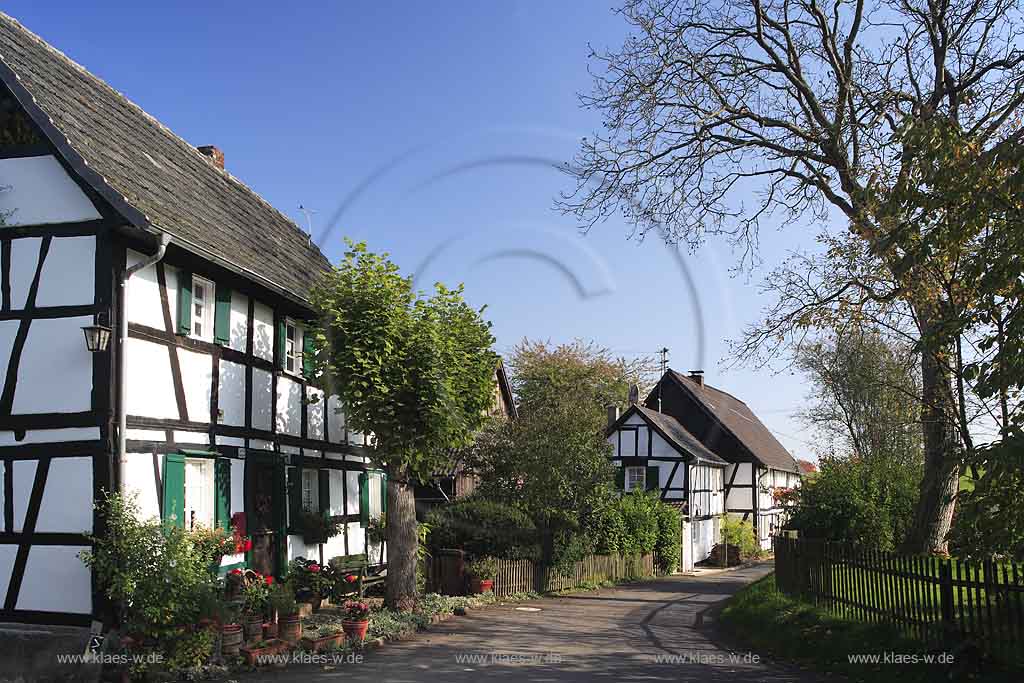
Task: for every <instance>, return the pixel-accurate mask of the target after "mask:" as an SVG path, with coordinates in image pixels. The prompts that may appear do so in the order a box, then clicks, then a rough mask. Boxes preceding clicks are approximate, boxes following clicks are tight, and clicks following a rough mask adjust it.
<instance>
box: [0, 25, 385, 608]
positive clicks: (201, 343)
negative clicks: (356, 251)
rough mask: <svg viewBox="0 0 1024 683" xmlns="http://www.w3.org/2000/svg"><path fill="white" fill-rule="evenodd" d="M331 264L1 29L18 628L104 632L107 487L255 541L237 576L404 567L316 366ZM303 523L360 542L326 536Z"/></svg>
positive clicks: (13, 598)
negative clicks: (338, 561)
mask: <svg viewBox="0 0 1024 683" xmlns="http://www.w3.org/2000/svg"><path fill="white" fill-rule="evenodd" d="M327 267H328V262H327V260H326V259H325V258H324V256H323V255H322V254H321V253H320V251H319V250H318V249H317V248H316V246H315V245H313V244H312V243H311V242H310V239H309V236H308V235H307V234H305V233H304V232H303V231H302V230H300V229H299V228H298V227H296V226H295V225H294V224H293V223H292V222H291V221H290V220H289V219H288V218H286V217H285V216H283V215H282V214H280V213H279V212H278V211H277V210H275V209H274V208H273V207H272V206H270V205H269V204H268V203H267V202H265V201H264V200H263V199H261V198H260V197H259V196H258V195H257V194H256V193H255V192H253V191H252V190H251V189H249V188H248V187H247V186H245V185H244V184H243V183H241V182H240V181H239V180H238V179H236V178H235V177H233V176H232V175H231V174H230V173H228V172H227V171H226V170H225V169H224V156H223V154H222V153H221V152H220V151H219V150H217V149H216V148H213V147H203V148H198V149H197V148H196V147H193V146H192V145H190V144H188V143H187V142H185V141H184V140H182V139H181V138H179V137H178V136H176V135H174V134H173V133H172V132H171V131H170V130H168V129H167V128H166V127H164V126H163V125H161V124H160V123H159V122H158V121H157V120H156V119H154V118H153V117H151V116H149V115H148V114H146V113H145V112H144V111H143V110H142V109H140V108H139V107H138V106H136V105H135V104H133V103H132V102H130V101H129V100H128V99H127V98H125V97H124V96H122V95H121V94H120V93H118V92H117V91H115V90H114V89H113V88H111V87H110V86H109V85H107V84H106V83H104V82H103V81H101V80H100V79H99V78H97V77H95V76H94V75H92V74H90V73H89V72H88V71H86V70H85V69H84V68H83V67H81V66H79V65H78V64H76V63H74V62H73V61H71V60H70V59H69V58H68V57H66V56H65V55H63V54H62V53H60V52H58V51H57V50H55V49H54V48H53V47H51V46H49V45H48V44H46V43H45V42H44V41H43V40H42V39H40V38H39V37H37V36H36V35H34V34H32V33H30V32H29V31H28V30H27V29H25V28H24V27H23V26H21V25H20V24H19V23H18V22H16V21H15V20H13V19H12V18H10V17H8V16H6V15H3V14H0V372H3V373H4V375H3V387H2V391H0V463H2V472H3V487H2V495H0V498H2V508H0V510H2V524H3V528H2V529H0V601H2V604H0V621H21V622H37V623H54V624H56V623H65V624H88V623H89V621H90V618H91V616H92V615H93V614H94V610H95V609H96V608H97V605H98V602H99V601H98V599H97V597H96V596H95V595H94V586H93V585H92V580H91V576H90V574H89V572H88V571H87V569H86V568H85V566H84V565H83V564H82V562H81V561H79V559H78V558H77V555H78V553H79V552H80V551H82V550H84V549H86V548H88V546H89V541H88V535H89V534H98V533H102V531H103V529H102V525H101V523H102V522H101V518H100V517H99V516H98V515H97V512H96V510H95V508H94V503H95V502H96V501H97V500H99V499H100V497H101V491H103V490H108V491H114V490H123V491H125V492H128V493H131V494H134V495H135V496H136V497H137V500H138V502H139V504H140V506H141V508H142V511H143V514H145V515H147V516H153V517H161V518H163V519H164V520H166V521H168V522H171V523H176V524H181V525H186V526H195V525H206V526H222V527H227V526H228V525H232V524H234V525H237V526H240V527H242V528H243V529H244V530H245V532H246V533H248V534H249V535H250V536H252V538H253V540H254V547H253V549H252V551H250V552H247V553H244V554H238V555H235V556H232V557H229V558H225V561H224V566H223V569H227V568H229V567H231V566H238V565H242V564H245V565H248V566H253V567H255V568H257V569H260V570H262V571H265V572H270V573H280V572H281V571H282V569H283V568H284V566H285V564H286V563H287V562H288V560H290V559H291V558H294V557H296V556H306V557H316V558H320V559H327V558H329V557H333V556H336V555H346V554H357V553H363V552H367V551H368V550H369V551H370V552H369V556H370V557H371V558H374V559H378V558H379V559H380V560H381V561H383V559H384V554H383V552H382V551H378V549H373V548H368V545H367V535H366V533H365V528H366V526H367V524H368V522H369V520H370V519H371V518H373V517H375V516H377V515H379V514H382V513H383V507H384V505H385V500H386V496H385V495H384V493H383V492H384V487H385V484H384V479H385V478H384V476H383V474H382V473H380V472H376V471H373V470H372V469H371V467H370V465H369V461H368V458H367V454H368V447H369V444H368V443H367V437H366V436H364V435H362V434H359V433H356V432H354V431H351V430H349V429H348V428H347V426H346V424H345V416H344V411H343V410H342V409H341V406H340V405H339V402H338V399H337V397H336V396H333V395H330V392H329V388H328V387H327V386H325V384H324V382H323V381H321V378H318V377H314V376H312V375H311V373H310V363H309V360H310V356H309V350H310V343H309V342H310V340H309V339H308V338H306V337H305V336H304V335H305V324H306V321H308V320H310V319H311V316H312V315H313V312H312V310H311V308H310V305H309V302H308V299H307V296H308V292H309V288H310V285H311V283H312V282H313V280H314V279H315V278H316V277H317V275H318V274H319V273H320V272H322V271H323V270H324V269H325V268H327ZM84 327H89V328H91V330H90V332H91V334H92V337H91V340H90V341H91V344H92V348H93V349H95V350H89V349H88V348H87V345H86V343H85V341H84V340H83V333H82V328H84ZM110 330H112V334H111V333H110ZM108 335H109V338H108ZM104 342H106V343H104ZM302 510H309V511H313V512H318V513H323V514H327V515H330V516H333V517H335V518H337V519H338V520H340V521H343V522H344V527H343V533H342V534H341V535H339V536H336V537H333V538H331V539H329V540H328V541H327V542H326V543H315V544H309V543H306V542H305V540H304V538H303V536H302V535H301V534H300V533H299V529H298V527H297V521H298V517H299V514H300V512H301V511H302Z"/></svg>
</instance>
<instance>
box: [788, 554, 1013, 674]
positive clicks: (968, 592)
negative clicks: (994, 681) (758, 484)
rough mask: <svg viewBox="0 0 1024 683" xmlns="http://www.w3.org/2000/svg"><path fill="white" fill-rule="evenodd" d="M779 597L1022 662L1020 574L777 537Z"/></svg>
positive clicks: (1008, 567) (1003, 565)
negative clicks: (790, 598)
mask: <svg viewBox="0 0 1024 683" xmlns="http://www.w3.org/2000/svg"><path fill="white" fill-rule="evenodd" d="M774 547H775V582H776V586H777V587H778V589H779V590H780V591H781V592H783V593H785V594H787V595H789V596H791V597H795V598H798V599H801V600H804V601H807V602H811V603H813V604H815V605H818V606H819V607H823V608H825V609H827V610H829V611H830V612H832V613H833V614H836V615H839V616H842V617H845V618H850V619H856V620H858V621H867V622H877V623H886V624H890V625H892V626H893V627H895V628H896V629H898V630H899V631H901V632H902V633H903V634H904V635H907V636H909V637H911V638H914V639H916V640H918V641H920V642H921V643H924V644H925V645H927V646H929V647H945V648H951V647H955V646H956V645H957V644H958V643H963V642H970V643H973V644H975V645H976V646H977V647H979V648H980V649H981V650H983V651H985V652H987V653H988V654H990V655H992V656H994V657H996V658H998V659H1001V660H1003V661H1009V662H1016V663H1020V662H1022V661H1024V568H1022V567H1021V566H1020V565H1018V564H1017V563H1014V562H1000V563H996V562H976V563H972V562H965V561H961V560H956V559H942V558H937V557H925V556H907V555H897V554H895V553H886V552H880V551H877V550H872V549H868V548H853V547H850V546H848V545H846V544H839V543H829V542H826V541H819V540H813V539H792V538H784V537H776V538H775V541H774Z"/></svg>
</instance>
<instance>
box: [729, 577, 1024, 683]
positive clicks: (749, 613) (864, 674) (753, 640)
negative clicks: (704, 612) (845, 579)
mask: <svg viewBox="0 0 1024 683" xmlns="http://www.w3.org/2000/svg"><path fill="white" fill-rule="evenodd" d="M720 620H721V623H722V625H723V627H724V628H725V630H726V632H727V633H729V634H731V635H732V636H733V637H734V638H736V639H737V640H739V641H741V642H742V643H743V644H744V645H745V646H747V647H749V648H750V649H752V650H753V651H755V652H759V653H762V654H769V655H772V656H774V657H777V658H779V659H782V660H787V661H790V662H793V663H797V664H801V665H804V666H806V667H809V668H812V669H814V670H817V671H823V672H828V673H835V674H841V675H844V676H847V677H848V678H849V679H850V680H852V681H862V682H864V683H875V682H880V681H900V683H918V682H920V683H924V682H926V681H936V680H948V679H946V675H947V673H948V672H947V670H946V669H947V667H944V666H940V665H939V664H936V663H933V664H923V663H920V664H916V665H915V664H891V663H889V664H885V663H879V664H865V663H853V662H851V661H850V659H849V656H850V655H857V654H868V655H871V654H882V653H886V652H889V653H900V654H903V655H915V654H916V655H918V656H924V655H927V654H929V653H928V652H927V650H926V648H925V647H924V646H922V645H921V644H920V643H919V642H918V641H916V640H913V639H911V638H909V637H908V636H906V635H905V634H904V633H902V632H901V631H899V630H898V629H896V628H894V627H892V626H890V625H888V624H881V623H866V622H863V621H859V620H856V619H853V618H848V617H844V616H838V615H836V614H832V613H830V612H828V611H826V610H825V609H822V608H818V607H815V606H813V605H810V604H808V603H804V602H801V601H797V600H794V599H792V598H789V597H787V596H785V595H783V594H781V593H780V592H779V591H778V590H777V589H776V587H775V577H774V575H770V576H768V577H765V578H764V579H762V580H760V581H757V582H756V583H753V584H751V585H750V586H747V587H746V588H744V589H743V590H742V591H740V592H739V593H737V594H736V595H735V596H734V597H733V598H732V599H731V600H730V601H729V603H728V605H727V606H726V607H725V609H723V611H722V613H721V617H720ZM965 664H966V663H965V662H961V665H965ZM963 680H975V681H1019V680H1021V674H1020V672H1019V671H1018V672H1015V673H1013V674H1005V673H1001V674H995V673H989V674H986V675H978V674H974V676H973V677H965V678H964V679H963Z"/></svg>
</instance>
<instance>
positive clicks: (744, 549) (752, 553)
mask: <svg viewBox="0 0 1024 683" xmlns="http://www.w3.org/2000/svg"><path fill="white" fill-rule="evenodd" d="M721 531H722V543H725V544H727V545H732V546H736V547H738V548H739V549H740V557H741V558H743V559H746V558H748V557H757V556H758V555H760V554H761V546H760V544H758V542H757V534H755V533H754V525H753V524H751V523H750V522H747V521H743V520H741V519H738V518H736V517H733V516H732V515H723V517H722V528H721Z"/></svg>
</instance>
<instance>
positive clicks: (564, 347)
mask: <svg viewBox="0 0 1024 683" xmlns="http://www.w3.org/2000/svg"><path fill="white" fill-rule="evenodd" d="M508 367H509V371H510V379H509V382H510V383H511V385H512V391H513V393H515V395H516V397H517V399H518V401H519V410H520V413H529V412H531V411H534V410H547V409H548V408H549V407H550V406H552V405H556V404H560V403H563V402H566V401H571V402H573V403H576V404H577V405H580V406H582V407H584V408H585V409H586V411H587V415H588V416H589V419H588V421H589V422H591V423H593V424H595V425H598V427H596V428H597V429H599V430H600V429H602V428H603V426H604V422H605V416H606V413H605V408H606V407H607V406H609V405H618V406H620V407H624V406H625V405H626V404H627V400H628V398H629V387H630V385H632V384H637V385H638V386H639V387H640V388H641V390H643V389H644V388H645V387H647V386H649V385H650V384H652V382H651V380H652V371H653V368H654V364H653V362H652V360H651V359H650V358H647V357H642V358H637V359H634V360H627V359H625V358H621V357H615V356H613V355H612V353H611V351H609V350H608V349H605V348H603V347H601V346H598V345H597V344H595V343H594V342H585V341H582V340H578V339H577V340H576V341H573V342H571V343H568V344H558V345H552V344H551V343H550V342H543V341H531V340H529V339H524V340H523V341H522V342H520V343H519V344H518V345H517V346H516V347H515V349H513V351H512V354H511V357H510V358H509V361H508Z"/></svg>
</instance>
